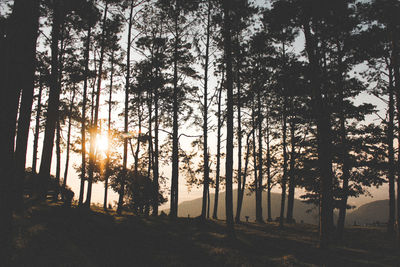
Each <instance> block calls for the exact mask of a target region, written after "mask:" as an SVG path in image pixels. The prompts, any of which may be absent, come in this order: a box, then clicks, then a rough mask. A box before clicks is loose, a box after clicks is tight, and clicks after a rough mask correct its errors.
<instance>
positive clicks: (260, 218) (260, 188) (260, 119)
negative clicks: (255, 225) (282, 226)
mask: <svg viewBox="0 0 400 267" xmlns="http://www.w3.org/2000/svg"><path fill="white" fill-rule="evenodd" d="M257 98H258V112H257V113H258V114H257V122H258V191H259V193H258V195H259V199H258V203H257V207H258V210H259V212H258V217H257V218H256V219H257V221H258V222H264V220H263V216H262V192H263V171H262V170H263V169H262V168H263V158H262V151H263V148H262V122H263V115H262V106H261V94H260V89H258V91H257Z"/></svg>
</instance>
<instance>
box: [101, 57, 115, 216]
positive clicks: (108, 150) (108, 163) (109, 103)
mask: <svg viewBox="0 0 400 267" xmlns="http://www.w3.org/2000/svg"><path fill="white" fill-rule="evenodd" d="M113 82H114V51H112V52H111V74H110V92H109V95H108V131H107V138H108V146H107V155H106V157H107V158H106V170H105V175H104V176H105V177H104V201H103V209H104V210H105V211H107V197H108V179H109V176H110V150H111V141H112V138H111V111H112V92H113Z"/></svg>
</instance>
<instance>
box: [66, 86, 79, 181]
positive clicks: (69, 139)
mask: <svg viewBox="0 0 400 267" xmlns="http://www.w3.org/2000/svg"><path fill="white" fill-rule="evenodd" d="M72 90H73V91H72V97H71V103H70V105H69V110H68V132H67V152H66V156H65V169H64V179H63V187H65V186H67V178H68V168H69V152H70V146H71V128H72V111H73V108H74V104H75V103H74V102H75V93H76V88H75V86H74V87H73V89H72Z"/></svg>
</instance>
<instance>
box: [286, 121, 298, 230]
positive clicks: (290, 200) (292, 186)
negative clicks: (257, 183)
mask: <svg viewBox="0 0 400 267" xmlns="http://www.w3.org/2000/svg"><path fill="white" fill-rule="evenodd" d="M289 125H290V161H289V166H290V167H289V190H288V205H287V215H286V221H287V222H288V223H294V220H293V209H294V191H295V188H296V180H295V179H296V169H295V167H296V158H295V157H296V150H295V145H296V144H295V130H296V128H295V124H294V122H293V121H291V122H290V124H289Z"/></svg>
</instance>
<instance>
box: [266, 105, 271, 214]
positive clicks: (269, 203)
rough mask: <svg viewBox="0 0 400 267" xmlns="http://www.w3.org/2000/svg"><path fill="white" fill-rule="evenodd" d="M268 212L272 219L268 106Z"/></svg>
mask: <svg viewBox="0 0 400 267" xmlns="http://www.w3.org/2000/svg"><path fill="white" fill-rule="evenodd" d="M266 130H267V132H266V135H267V213H268V219H267V220H268V221H269V222H271V221H272V211H271V180H272V178H271V150H270V137H269V131H270V129H269V111H268V107H267V126H266Z"/></svg>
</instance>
